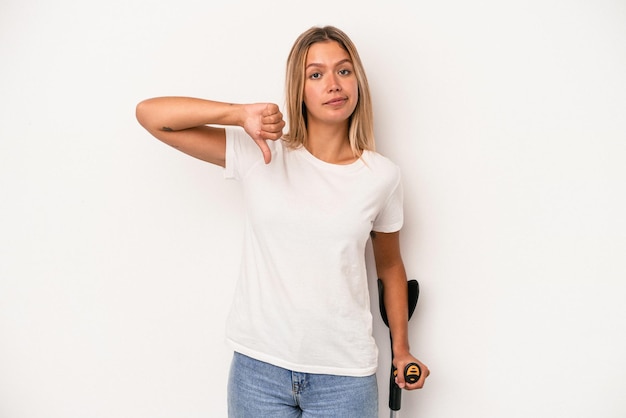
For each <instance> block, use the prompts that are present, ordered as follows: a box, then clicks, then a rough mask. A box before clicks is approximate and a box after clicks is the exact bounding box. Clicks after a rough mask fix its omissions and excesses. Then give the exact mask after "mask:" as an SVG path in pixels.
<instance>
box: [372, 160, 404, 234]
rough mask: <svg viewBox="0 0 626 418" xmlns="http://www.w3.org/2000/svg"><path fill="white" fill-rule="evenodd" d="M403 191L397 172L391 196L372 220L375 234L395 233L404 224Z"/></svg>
mask: <svg viewBox="0 0 626 418" xmlns="http://www.w3.org/2000/svg"><path fill="white" fill-rule="evenodd" d="M403 205H404V191H403V188H402V178H401V176H400V171H399V170H398V171H397V177H396V184H395V186H394V187H393V189H392V192H391V194H390V195H389V196H388V198H387V200H386V201H385V203H384V204H383V206H382V209H381V210H380V212H379V213H378V215H377V216H376V218H375V219H374V224H373V227H372V229H373V230H374V231H376V232H383V233H385V232H396V231H399V230H400V229H401V228H402V224H403V223H404V208H403Z"/></svg>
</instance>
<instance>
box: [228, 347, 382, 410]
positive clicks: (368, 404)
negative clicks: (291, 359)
mask: <svg viewBox="0 0 626 418" xmlns="http://www.w3.org/2000/svg"><path fill="white" fill-rule="evenodd" d="M228 416H229V417H230V418H283V417H285V418H286V417H289V418H296V417H298V418H299V417H301V418H319V417H327V418H337V417H340V418H352V417H354V418H377V417H378V386H377V383H376V375H375V374H374V375H371V376H367V377H349V376H334V375H327V374H312V373H299V372H293V371H290V370H286V369H283V368H280V367H277V366H273V365H271V364H268V363H264V362H262V361H258V360H255V359H252V358H250V357H247V356H244V355H243V354H239V353H235V354H234V356H233V361H232V364H231V367H230V376H229V378H228Z"/></svg>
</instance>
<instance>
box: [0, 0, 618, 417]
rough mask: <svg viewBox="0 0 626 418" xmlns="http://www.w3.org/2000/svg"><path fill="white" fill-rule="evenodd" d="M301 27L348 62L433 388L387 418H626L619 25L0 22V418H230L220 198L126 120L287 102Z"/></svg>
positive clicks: (432, 10) (566, 6)
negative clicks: (365, 104) (398, 192)
mask: <svg viewBox="0 0 626 418" xmlns="http://www.w3.org/2000/svg"><path fill="white" fill-rule="evenodd" d="M318 24H333V25H336V26H338V27H340V28H342V29H343V30H345V31H346V32H347V33H348V34H349V35H350V36H351V37H352V39H353V40H354V42H355V43H356V44H357V47H358V48H359V51H360V53H361V56H362V59H363V61H364V64H365V66H366V69H367V72H368V76H369V81H370V84H371V88H372V92H373V96H374V101H375V113H376V124H377V125H376V133H377V141H378V149H379V151H380V152H382V153H383V154H385V155H387V156H388V157H390V158H391V159H393V160H394V161H395V162H396V163H397V164H399V165H400V166H401V168H402V170H403V173H404V184H405V191H406V204H405V210H406V224H405V227H404V229H403V235H402V244H403V255H404V259H405V264H406V268H407V272H408V274H409V276H410V277H412V278H416V279H418V280H419V282H420V285H421V290H422V294H421V297H420V302H419V303H418V308H417V311H416V313H415V315H414V317H413V319H412V320H411V323H410V329H411V333H412V336H411V342H412V347H413V349H414V352H415V353H416V354H417V355H418V356H419V357H420V358H421V359H422V360H423V361H424V362H425V363H427V364H428V365H429V366H430V368H431V369H432V375H431V377H430V378H429V379H428V382H427V385H426V387H425V388H424V389H423V390H422V391H419V392H412V393H405V394H404V395H403V408H402V410H401V413H400V415H402V416H406V417H414V416H416V417H428V418H451V417H454V418H460V417H463V418H502V417H506V418H514V417H534V418H554V417H568V418H574V417H575V418H578V417H594V418H596V417H602V418H623V417H624V416H626V398H625V397H624V393H625V392H626V383H625V382H626V356H625V353H626V308H625V306H626V305H625V304H624V298H625V295H626V257H624V254H625V250H626V222H625V220H624V214H625V213H626V193H625V180H626V168H625V164H624V161H625V158H626V145H625V140H626V122H625V120H626V99H625V98H626V3H624V2H623V1H621V0H613V1H611V0H596V1H583V0H570V1H557V0H530V1H523V2H522V1H519V2H515V1H501V0H491V1H488V0H478V1H473V2H467V1H463V0H444V1H430V2H424V1H420V0H418V1H415V2H409V1H407V2H398V1H386V2H384V3H383V2H377V3H374V2H371V3H367V2H362V1H360V0H359V1H356V0H347V1H344V2H338V1H325V0H320V1H317V2H295V1H291V2H287V1H274V2H271V1H270V2H254V1H240V2H222V3H221V4H219V3H217V2H211V1H207V0H204V1H194V0H177V1H156V2H155V1H148V0H139V1H137V0H108V1H99V2H98V1H91V2H88V1H78V0H76V1H71V0H59V1H54V2H49V1H34V0H33V1H28V0H26V1H21V0H19V1H18V0H2V1H1V3H0V57H1V58H0V59H1V64H0V192H1V200H0V417H2V418H87V417H88V418H105V417H106V418H118V417H119V418H121V417H129V418H131V417H132V418H159V417H164V418H165V417H167V418H171V417H185V418H195V417H223V416H225V414H226V403H225V397H226V393H225V385H226V379H227V374H228V367H229V362H230V356H231V352H230V350H229V348H228V346H227V345H226V343H225V341H224V326H225V325H224V324H225V316H226V313H227V311H228V309H229V306H230V301H231V297H232V293H233V291H234V281H235V276H236V272H237V267H238V257H239V248H240V240H241V220H242V208H241V199H240V195H239V191H238V189H237V184H236V183H234V182H229V181H224V180H223V178H222V171H221V169H219V168H217V167H214V166H210V165H207V164H205V163H202V162H200V161H197V160H193V159H192V158H190V157H187V156H185V155H183V154H180V153H177V152H176V151H174V150H173V149H171V148H169V147H167V146H165V145H163V144H161V143H160V142H158V141H156V140H154V139H153V138H151V137H150V136H149V135H148V134H147V133H146V132H145V131H143V130H142V128H140V126H139V125H138V124H137V122H136V121H135V118H134V109H135V105H136V103H137V102H139V101H140V100H142V99H144V98H148V97H151V96H160V95H188V96H198V97H206V98H212V99H216V100H224V101H233V102H253V101H273V102H276V103H279V104H281V105H282V103H283V77H284V64H285V61H286V58H287V53H288V51H289V48H290V47H291V45H292V43H293V41H294V40H295V38H296V37H297V35H298V34H300V33H301V32H302V31H304V30H306V29H307V28H309V27H310V26H312V25H318ZM368 260H369V261H368V263H369V265H370V266H371V257H370V254H369V253H368ZM370 279H371V289H372V302H373V303H375V302H376V298H377V295H376V293H375V285H374V281H375V274H371V277H370ZM372 309H373V311H374V318H375V321H376V322H375V331H376V338H377V341H378V342H379V346H380V364H381V366H380V370H379V373H378V376H379V383H380V399H381V402H380V416H381V417H384V416H387V415H388V409H387V405H386V396H387V373H388V364H389V359H388V355H389V347H388V335H387V329H386V328H385V326H384V324H383V323H382V321H381V320H380V316H379V315H378V311H377V307H376V305H375V304H374V305H373V307H372Z"/></svg>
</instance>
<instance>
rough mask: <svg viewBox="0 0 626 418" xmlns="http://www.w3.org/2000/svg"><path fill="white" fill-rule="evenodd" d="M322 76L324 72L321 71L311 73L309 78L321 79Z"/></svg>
mask: <svg viewBox="0 0 626 418" xmlns="http://www.w3.org/2000/svg"><path fill="white" fill-rule="evenodd" d="M321 77H322V73H319V72H315V73H311V74H309V78H310V79H311V80H319V79H320V78H321Z"/></svg>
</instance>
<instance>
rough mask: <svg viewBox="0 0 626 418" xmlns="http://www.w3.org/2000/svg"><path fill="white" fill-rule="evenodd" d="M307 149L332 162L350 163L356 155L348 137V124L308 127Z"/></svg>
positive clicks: (314, 154)
mask: <svg viewBox="0 0 626 418" xmlns="http://www.w3.org/2000/svg"><path fill="white" fill-rule="evenodd" d="M305 146H306V149H307V150H308V151H309V152H310V153H311V154H312V155H313V156H315V157H316V158H317V159H320V160H322V161H325V162H327V163H331V164H350V163H352V162H354V161H355V160H356V159H357V157H355V156H354V153H353V152H352V148H351V147H350V140H349V139H348V125H347V124H342V125H315V124H311V125H309V126H308V129H307V143H306V145H305Z"/></svg>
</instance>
